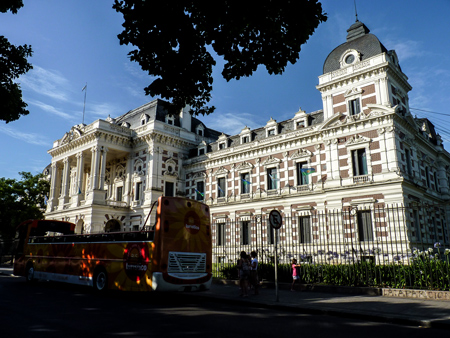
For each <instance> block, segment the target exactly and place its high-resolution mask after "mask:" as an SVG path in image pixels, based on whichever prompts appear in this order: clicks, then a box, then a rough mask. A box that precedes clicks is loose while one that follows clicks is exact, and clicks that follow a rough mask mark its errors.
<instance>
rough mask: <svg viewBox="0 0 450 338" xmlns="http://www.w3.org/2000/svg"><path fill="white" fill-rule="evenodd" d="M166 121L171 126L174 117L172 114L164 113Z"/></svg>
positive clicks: (173, 122)
mask: <svg viewBox="0 0 450 338" xmlns="http://www.w3.org/2000/svg"><path fill="white" fill-rule="evenodd" d="M166 123H167V124H170V125H171V126H173V125H174V124H175V118H174V117H173V115H166Z"/></svg>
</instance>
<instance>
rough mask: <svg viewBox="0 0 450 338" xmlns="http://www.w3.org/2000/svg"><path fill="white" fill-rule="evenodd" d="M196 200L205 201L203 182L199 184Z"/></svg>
mask: <svg viewBox="0 0 450 338" xmlns="http://www.w3.org/2000/svg"><path fill="white" fill-rule="evenodd" d="M195 195H196V198H195V199H196V200H197V201H203V200H204V199H205V183H204V182H203V181H200V182H197V191H196V192H195Z"/></svg>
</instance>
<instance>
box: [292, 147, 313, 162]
mask: <svg viewBox="0 0 450 338" xmlns="http://www.w3.org/2000/svg"><path fill="white" fill-rule="evenodd" d="M311 156H312V152H310V151H309V150H305V149H299V150H297V151H296V152H295V153H294V154H293V155H292V156H291V160H295V159H299V158H305V157H307V158H309V157H311Z"/></svg>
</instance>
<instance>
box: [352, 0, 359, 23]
mask: <svg viewBox="0 0 450 338" xmlns="http://www.w3.org/2000/svg"><path fill="white" fill-rule="evenodd" d="M353 3H354V4H355V16H356V22H358V21H359V20H358V11H357V10H356V0H353Z"/></svg>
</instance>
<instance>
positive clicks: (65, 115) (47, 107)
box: [28, 100, 75, 121]
mask: <svg viewBox="0 0 450 338" xmlns="http://www.w3.org/2000/svg"><path fill="white" fill-rule="evenodd" d="M28 103H29V104H32V105H34V106H37V107H39V108H41V109H42V110H44V111H46V112H48V113H50V114H53V115H57V116H60V117H62V118H65V119H67V120H70V121H75V116H74V115H73V114H69V113H65V112H63V111H61V110H60V109H58V108H55V107H53V106H51V105H49V104H46V103H44V102H41V101H34V100H28Z"/></svg>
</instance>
